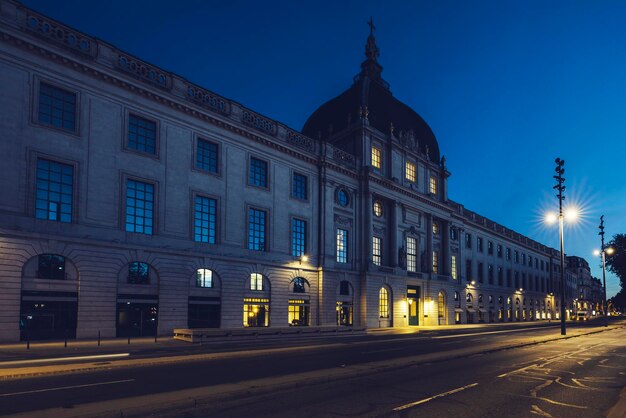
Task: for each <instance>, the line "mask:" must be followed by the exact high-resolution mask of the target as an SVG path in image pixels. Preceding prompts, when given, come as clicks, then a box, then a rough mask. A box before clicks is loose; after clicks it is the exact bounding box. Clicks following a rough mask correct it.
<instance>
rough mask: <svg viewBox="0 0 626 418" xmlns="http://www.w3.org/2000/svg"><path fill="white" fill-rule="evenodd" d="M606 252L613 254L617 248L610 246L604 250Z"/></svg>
mask: <svg viewBox="0 0 626 418" xmlns="http://www.w3.org/2000/svg"><path fill="white" fill-rule="evenodd" d="M604 252H605V253H607V254H608V255H611V254H613V253H614V252H615V250H614V249H613V247H609V248H607V249H606V250H604Z"/></svg>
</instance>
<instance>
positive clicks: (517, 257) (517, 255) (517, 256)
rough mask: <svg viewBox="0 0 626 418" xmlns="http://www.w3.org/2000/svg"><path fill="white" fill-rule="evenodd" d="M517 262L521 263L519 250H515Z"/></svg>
mask: <svg viewBox="0 0 626 418" xmlns="http://www.w3.org/2000/svg"><path fill="white" fill-rule="evenodd" d="M515 262H516V263H519V252H518V251H517V250H515Z"/></svg>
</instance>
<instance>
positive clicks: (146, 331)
mask: <svg viewBox="0 0 626 418" xmlns="http://www.w3.org/2000/svg"><path fill="white" fill-rule="evenodd" d="M157 307H158V305H157V304H156V303H136V302H121V303H120V302H118V304H117V336H118V337H144V336H154V335H155V334H156V331H157V320H158V313H157Z"/></svg>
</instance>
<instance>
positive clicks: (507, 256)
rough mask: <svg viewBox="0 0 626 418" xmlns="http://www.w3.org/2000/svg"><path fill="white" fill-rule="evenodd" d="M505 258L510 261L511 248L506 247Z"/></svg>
mask: <svg viewBox="0 0 626 418" xmlns="http://www.w3.org/2000/svg"><path fill="white" fill-rule="evenodd" d="M506 259H507V260H509V261H511V249H510V248H507V249H506Z"/></svg>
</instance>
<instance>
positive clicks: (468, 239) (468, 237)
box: [465, 234, 472, 248]
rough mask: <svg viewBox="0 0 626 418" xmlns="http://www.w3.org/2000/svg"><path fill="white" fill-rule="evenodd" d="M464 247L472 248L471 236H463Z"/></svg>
mask: <svg viewBox="0 0 626 418" xmlns="http://www.w3.org/2000/svg"><path fill="white" fill-rule="evenodd" d="M465 247H467V248H472V234H465Z"/></svg>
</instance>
